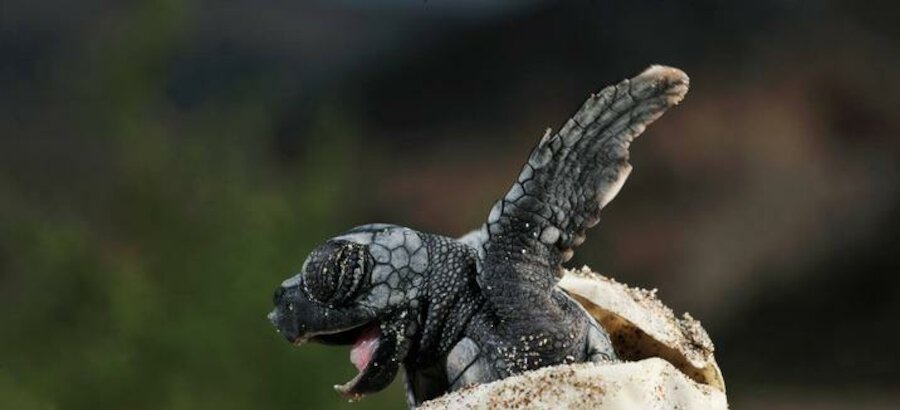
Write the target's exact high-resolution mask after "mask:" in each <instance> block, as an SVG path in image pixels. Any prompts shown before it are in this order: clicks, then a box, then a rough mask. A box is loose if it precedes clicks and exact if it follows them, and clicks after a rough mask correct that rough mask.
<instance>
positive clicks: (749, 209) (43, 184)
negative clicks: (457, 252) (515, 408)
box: [0, 0, 900, 410]
mask: <svg viewBox="0 0 900 410" xmlns="http://www.w3.org/2000/svg"><path fill="white" fill-rule="evenodd" d="M898 21H900V12H898V6H897V3H896V2H894V1H889V0H882V1H865V2H863V1H837V0H832V1H818V2H807V1H796V0H793V1H791V0H782V1H776V0H756V1H752V2H726V1H712V0H692V1H687V0H642V1H634V0H630V1H625V0H615V1H614V0H594V1H568V2H559V3H557V2H543V1H512V0H508V1H493V2H483V1H476V0H466V1H453V2H451V1H438V0H430V1H427V2H422V1H400V0H382V1H363V0H343V1H336V2H325V1H314V2H294V1H249V0H230V1H217V2H213V1H193V2H186V1H179V0H160V1H156V0H151V1H144V0H137V1H127V2H112V1H81V2H69V1H60V0H45V1H40V2H29V1H3V2H2V3H0V407H2V408H4V409H26V410H27V409H106V408H109V409H125V408H127V409H193V410H196V409H217V410H224V409H249V408H259V409H277V408H284V409H299V408H352V409H369V408H383V407H393V408H397V407H401V406H403V399H402V394H401V386H400V385H399V383H395V384H394V385H393V386H392V387H391V388H390V389H389V390H388V391H386V392H384V393H381V394H377V395H375V396H372V397H369V398H366V399H365V400H363V401H362V402H360V403H355V404H350V405H348V404H347V403H346V402H345V401H344V400H342V399H341V398H340V397H339V396H338V395H337V394H336V393H334V392H333V391H332V389H331V386H332V385H333V384H335V383H341V382H344V381H346V380H347V379H349V378H350V377H352V376H353V375H354V374H355V370H354V369H353V367H352V365H351V364H350V363H349V359H348V352H347V349H345V348H343V349H342V348H326V347H321V346H306V347H303V348H301V349H294V348H292V347H291V346H290V345H289V344H287V343H285V342H284V341H283V340H282V339H281V337H280V336H279V335H277V334H276V333H275V331H274V330H273V328H272V327H271V325H270V324H269V323H268V322H267V320H266V319H265V314H266V312H267V311H268V310H269V308H270V304H271V294H272V290H273V289H274V287H275V286H276V285H278V284H279V283H280V282H281V280H282V279H284V278H286V277H287V276H289V275H290V274H291V273H292V272H295V271H297V270H298V269H299V267H300V264H301V263H302V261H303V259H304V258H305V255H306V254H307V252H308V251H309V250H310V249H311V248H312V247H313V246H315V245H316V244H317V243H318V242H320V241H322V240H324V239H325V238H327V237H329V236H332V235H334V234H336V233H338V232H340V231H342V230H345V229H347V228H350V227H352V226H354V225H358V224H362V223H366V222H376V221H385V222H394V223H399V224H404V225H408V226H411V227H415V228H419V229H421V230H427V231H436V232H442V233H445V234H449V235H460V234H462V233H465V232H466V231H468V230H469V229H471V228H474V227H476V226H478V225H479V224H480V223H481V222H482V220H483V219H484V218H485V216H486V213H487V210H488V208H489V207H490V204H491V203H492V202H493V200H494V199H496V198H498V197H499V196H501V195H502V194H503V193H504V192H505V191H506V189H507V188H508V184H509V183H510V182H511V181H512V180H513V177H514V176H515V175H517V172H518V170H519V167H520V165H521V164H522V162H523V161H524V159H525V157H526V155H527V153H528V151H529V150H530V148H531V146H532V145H533V144H535V143H536V142H537V140H538V139H539V138H540V136H541V135H542V134H543V132H544V130H545V128H546V127H553V128H558V127H559V126H560V125H561V124H562V123H563V121H564V120H566V119H567V118H568V117H569V115H570V114H572V113H573V112H574V110H575V109H576V108H577V107H578V106H579V105H580V104H581V103H582V101H583V100H584V99H585V98H586V97H587V96H588V94H589V93H590V92H591V91H596V90H598V89H599V88H601V87H602V86H605V85H608V84H611V83H614V82H616V81H618V80H620V79H623V78H625V77H629V76H632V75H634V74H636V73H638V72H639V71H641V70H642V69H644V68H645V67H647V66H648V65H650V64H654V63H665V64H669V65H674V66H676V67H680V68H682V69H684V70H685V71H686V72H687V73H688V74H689V75H691V77H692V82H691V86H692V90H691V92H690V93H689V95H688V97H687V99H686V100H685V101H684V103H682V105H681V106H679V107H677V108H676V109H674V110H672V111H671V112H669V113H668V114H667V115H666V116H664V117H663V118H662V119H661V120H660V121H659V122H658V123H657V124H655V125H654V126H651V127H650V129H649V130H648V131H647V132H646V133H645V135H644V137H642V138H641V139H640V140H639V141H638V142H637V143H636V144H635V145H634V147H633V149H632V157H633V160H632V162H633V164H634V167H635V171H634V172H633V173H632V176H631V179H630V181H629V183H628V184H627V185H626V188H625V189H624V190H623V192H622V194H621V195H619V197H618V199H617V200H616V201H615V202H613V203H612V205H611V206H609V207H608V208H607V210H606V212H605V213H604V215H603V221H602V222H601V224H600V225H599V226H598V227H597V228H595V229H594V230H592V231H591V233H590V235H589V236H590V239H589V240H588V242H587V243H586V244H585V245H584V246H583V247H582V248H581V249H580V251H579V252H578V253H577V254H576V258H575V260H574V261H573V262H574V263H573V264H572V265H573V266H580V265H581V264H588V265H590V266H591V267H593V268H594V269H595V270H598V271H601V272H604V273H606V274H609V275H611V276H614V277H616V278H617V279H619V280H621V281H624V282H627V283H630V284H633V285H640V286H643V287H648V288H659V295H660V297H661V298H662V299H663V300H664V301H666V302H667V303H669V304H670V305H671V306H672V307H673V308H674V309H675V310H676V311H678V312H681V311H689V312H691V313H692V314H693V315H694V316H695V317H696V318H698V319H700V320H701V321H702V322H703V323H704V325H705V326H706V328H707V329H708V330H709V332H710V334H711V336H712V339H713V340H714V341H715V342H716V346H717V357H718V360H719V363H720V365H721V366H722V370H723V371H724V374H725V378H726V381H727V383H728V393H729V398H730V401H731V402H732V405H733V407H734V408H739V409H741V408H768V409H791V408H797V409H804V408H807V409H822V408H826V409H827V408H835V409H836V408H867V409H869V408H870V409H878V408H885V409H887V408H895V407H894V405H895V404H896V403H897V402H898V401H900V371H898V369H900V354H898V353H897V351H896V348H895V346H896V345H897V342H896V340H897V337H898V335H900V331H898V316H900V277H898V267H900V264H898V262H897V253H898V251H900V234H898V232H900V189H898V188H900V138H898V134H900V116H898V115H897V113H896V109H897V108H898V107H900V87H898V80H897V73H898V72H900V52H898V48H897V39H898V38H900V24H898Z"/></svg>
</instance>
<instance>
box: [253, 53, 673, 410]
mask: <svg viewBox="0 0 900 410" xmlns="http://www.w3.org/2000/svg"><path fill="white" fill-rule="evenodd" d="M687 84H688V79H687V76H685V75H684V73H682V72H680V71H678V70H676V69H673V68H667V67H658V66H657V67H651V68H650V69H648V70H647V71H645V72H644V73H642V74H641V75H639V76H637V77H635V78H633V79H631V80H625V81H623V82H621V83H619V84H617V85H616V86H611V87H607V88H605V89H604V90H602V91H601V92H599V93H598V94H596V95H592V96H591V97H590V98H589V99H588V100H587V102H585V104H584V105H583V106H582V107H581V109H580V110H579V111H578V112H577V113H576V114H575V116H574V117H572V119H570V120H569V121H568V122H566V124H565V125H564V126H563V127H562V128H561V129H560V131H559V132H557V133H556V134H551V133H549V132H548V133H547V134H546V135H545V136H544V138H542V139H541V141H540V143H539V144H538V146H537V147H535V149H534V150H533V151H532V152H531V155H530V156H529V158H528V161H527V163H526V164H525V166H524V168H523V169H522V172H521V173H520V174H519V177H518V178H517V180H516V181H515V182H514V183H513V185H512V187H511V188H510V190H509V192H508V193H507V194H506V195H505V196H504V197H503V199H501V200H499V201H497V202H496V203H495V204H494V206H493V207H492V209H491V211H490V214H489V216H488V219H487V222H486V223H485V224H484V225H483V226H482V227H481V228H480V229H478V230H476V231H473V232H472V233H470V234H469V235H466V236H464V237H462V238H459V239H453V238H448V237H444V236H438V235H433V234H427V233H422V232H417V231H415V230H412V229H409V228H404V227H400V226H395V225H386V224H375V225H365V226H361V227H358V228H354V229H352V230H350V231H348V232H346V233H344V234H342V235H340V236H337V237H335V238H332V239H329V240H328V241H326V242H325V243H324V244H322V245H321V246H319V247H317V248H316V249H315V250H313V252H312V253H311V254H310V256H309V257H308V258H307V260H306V262H305V263H304V265H303V268H302V269H301V272H300V273H299V274H297V275H296V276H294V277H292V278H290V279H288V280H286V281H285V282H284V283H282V285H281V287H279V289H278V290H276V293H275V300H274V302H275V309H274V310H273V311H272V313H270V314H269V318H270V320H272V322H273V323H274V324H275V326H276V328H277V329H278V330H279V332H281V333H282V334H283V335H284V336H285V337H286V338H287V339H288V340H289V341H290V342H292V343H295V344H300V343H302V342H305V341H307V340H314V341H318V342H322V343H329V344H350V343H353V342H354V341H357V340H369V341H372V340H377V342H376V343H377V347H376V348H374V350H371V352H372V353H371V357H368V356H367V358H366V359H360V360H362V361H363V365H364V366H363V368H362V370H361V371H360V374H359V375H357V377H355V378H354V379H353V380H351V381H350V382H348V383H347V384H344V385H342V386H336V388H337V389H338V391H339V392H341V393H343V394H344V395H346V396H348V397H351V398H356V397H361V396H362V395H365V394H368V393H373V392H376V391H379V390H381V389H383V388H384V387H386V386H387V385H388V384H390V382H391V381H392V380H393V378H394V377H395V376H396V374H397V372H398V371H399V369H400V367H401V365H402V367H403V368H404V369H405V372H406V386H407V393H408V394H407V396H408V402H409V405H410V406H411V407H412V406H415V405H418V404H420V403H422V402H423V401H425V400H428V399H431V398H434V397H437V396H439V395H441V394H444V393H446V392H447V391H452V390H456V389H458V388H461V387H463V386H466V385H470V384H475V383H484V382H489V381H493V380H498V379H501V378H504V377H507V376H510V375H514V374H518V373H521V372H524V371H528V370H533V369H537V368H540V367H543V366H551V365H556V364H561V363H573V362H585V361H596V360H601V359H604V360H609V359H615V352H614V350H613V348H612V345H611V343H610V341H609V338H608V336H607V335H606V333H605V332H604V330H603V329H602V328H601V327H600V326H599V325H598V324H597V323H596V321H594V320H593V318H591V317H590V316H589V315H588V314H587V313H586V312H585V311H584V310H583V309H582V308H581V306H579V305H578V303H577V302H575V301H574V300H572V299H571V298H569V297H568V296H566V295H565V293H563V292H562V291H561V290H560V289H559V288H557V286H556V282H557V280H558V279H559V274H560V272H561V269H562V264H563V263H564V262H566V261H567V260H568V259H569V258H571V256H572V253H573V250H574V248H575V247H577V246H578V245H580V244H581V243H582V242H583V241H584V238H585V231H586V230H587V229H588V228H590V227H592V226H594V225H596V224H597V222H598V221H599V217H600V210H601V209H602V208H603V207H604V206H605V205H606V204H607V203H608V202H609V201H611V200H612V199H613V197H615V195H616V193H617V192H618V191H619V189H620V188H621V186H622V185H623V184H624V182H625V179H626V178H627V177H628V174H629V172H630V171H631V166H630V165H629V164H628V148H629V147H630V144H631V142H632V141H633V140H634V139H635V138H636V137H637V136H638V135H640V133H641V132H643V130H644V127H645V126H646V125H647V124H649V123H651V122H653V121H654V120H656V118H658V117H659V116H660V115H662V113H663V112H664V111H665V110H666V109H667V108H669V107H671V106H673V105H675V104H677V103H678V102H679V101H680V100H681V98H682V97H683V96H684V94H685V93H686V92H687ZM376 337H377V339H375V338H376Z"/></svg>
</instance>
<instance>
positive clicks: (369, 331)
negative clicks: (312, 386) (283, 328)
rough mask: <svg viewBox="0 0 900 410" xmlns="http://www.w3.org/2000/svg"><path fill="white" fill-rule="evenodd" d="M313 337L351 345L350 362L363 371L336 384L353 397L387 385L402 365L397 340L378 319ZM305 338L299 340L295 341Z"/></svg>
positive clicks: (349, 396) (297, 341)
mask: <svg viewBox="0 0 900 410" xmlns="http://www.w3.org/2000/svg"><path fill="white" fill-rule="evenodd" d="M309 340H310V341H313V342H317V343H322V344H325V345H341V346H347V345H349V346H351V348H350V362H351V363H353V366H354V367H356V370H357V371H359V373H357V375H356V376H355V377H353V379H351V380H350V381H348V382H346V383H344V384H340V385H335V386H334V388H335V390H337V391H338V392H339V393H341V394H342V395H344V396H345V397H347V398H349V399H351V400H354V399H359V398H361V397H362V396H363V395H365V394H368V393H374V392H376V391H378V390H381V389H383V388H385V387H387V385H388V384H390V383H391V381H392V380H393V379H394V376H395V375H396V374H397V371H398V369H399V367H400V363H399V359H398V349H397V347H398V344H397V341H396V340H394V339H393V338H391V337H385V336H384V334H383V333H382V326H381V324H379V323H377V322H376V323H368V324H364V325H361V326H358V327H355V328H352V329H349V330H345V331H341V332H337V333H331V334H319V335H315V336H312V337H310V338H309ZM305 341H306V340H295V341H294V344H301V343H303V342H305Z"/></svg>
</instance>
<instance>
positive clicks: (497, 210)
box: [465, 66, 688, 290]
mask: <svg viewBox="0 0 900 410" xmlns="http://www.w3.org/2000/svg"><path fill="white" fill-rule="evenodd" d="M687 90H688V77H687V75H685V74H684V73H683V72H682V71H680V70H678V69H675V68H670V67H663V66H652V67H650V68H649V69H647V70H646V71H644V72H643V73H641V74H640V75H638V76H637V77H634V78H632V79H630V80H624V81H622V82H620V83H619V84H617V85H615V86H610V87H607V88H604V89H603V90H602V91H600V92H599V93H597V94H594V95H592V96H591V97H590V98H588V100H587V101H586V102H585V103H584V105H583V106H582V107H581V109H579V110H578V112H576V113H575V115H574V116H573V117H572V118H571V119H569V120H568V121H567V122H566V123H565V125H563V127H562V128H561V129H560V130H559V131H558V132H557V133H555V134H551V133H550V132H549V131H548V132H547V134H546V135H544V137H543V138H542V139H541V141H540V143H539V144H538V145H537V146H536V147H535V148H534V149H533V150H532V152H531V155H530V156H529V158H528V162H527V163H526V164H525V166H524V168H523V169H522V172H521V173H520V174H519V177H518V179H517V180H516V182H515V183H514V184H513V186H512V187H511V188H510V190H509V192H508V193H507V194H506V196H505V197H504V198H503V199H501V200H499V201H497V202H496V203H495V204H494V206H493V208H492V209H491V212H490V215H489V216H488V220H487V223H486V224H485V226H484V227H482V230H481V232H479V233H478V234H470V235H467V236H466V237H465V240H466V241H468V242H474V243H476V247H478V246H477V243H479V242H480V244H481V247H480V249H479V252H481V254H482V255H483V256H484V261H483V263H484V267H483V269H482V272H483V275H482V277H481V280H482V281H483V283H484V284H486V285H488V286H491V285H492V284H493V285H494V286H497V285H500V284H504V285H511V284H516V282H519V284H521V282H523V281H524V282H533V283H538V284H539V285H540V287H541V288H542V289H547V290H549V289H551V288H552V287H553V285H554V284H555V283H556V281H557V279H558V274H559V271H560V268H561V264H562V263H563V262H565V261H567V260H568V259H570V258H571V257H572V254H573V252H574V248H575V247H576V246H578V245H580V244H581V243H582V242H583V241H584V238H585V236H584V235H585V231H586V230H587V229H588V228H590V227H592V226H594V225H596V224H597V222H598V221H599V218H600V209H602V208H603V207H604V206H605V205H606V204H607V203H609V201H611V200H612V199H613V198H614V197H615V196H616V194H617V193H618V191H619V189H620V188H621V187H622V185H623V184H624V182H625V179H626V178H627V177H628V174H629V172H630V171H631V165H630V164H629V163H628V148H629V146H630V145H631V142H632V141H633V140H634V139H635V138H636V137H637V136H638V135H640V134H641V133H642V132H643V131H644V127H646V126H647V125H648V124H650V123H651V122H653V121H654V120H656V119H657V118H659V116H660V115H662V113H663V112H665V111H666V109H668V108H669V107H671V106H674V105H676V104H678V102H679V101H681V99H682V98H683V97H684V95H685V93H687Z"/></svg>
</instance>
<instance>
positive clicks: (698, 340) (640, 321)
mask: <svg viewBox="0 0 900 410" xmlns="http://www.w3.org/2000/svg"><path fill="white" fill-rule="evenodd" d="M559 287H560V288H562V289H563V290H565V291H566V293H568V294H569V296H572V297H573V298H574V299H575V300H577V301H578V302H579V303H581V305H582V306H583V307H584V308H585V309H586V310H587V311H588V312H589V313H590V314H591V315H592V316H593V317H594V318H595V319H596V320H597V321H598V322H599V323H600V325H601V326H603V328H604V329H605V330H606V332H607V333H608V334H609V337H610V340H612V343H613V346H614V347H615V349H616V353H617V354H618V355H619V357H620V358H621V359H622V360H628V361H635V360H641V359H646V358H649V357H659V358H662V359H665V360H666V361H668V362H670V363H672V365H674V366H675V367H676V368H677V369H678V370H680V371H682V372H683V373H684V374H686V375H687V376H688V377H690V378H691V379H693V380H695V381H697V382H699V383H702V384H706V385H709V386H712V387H714V388H717V389H719V390H721V391H723V392H724V391H725V379H724V378H723V377H722V371H721V370H720V369H719V365H718V364H717V363H716V358H715V356H714V355H713V352H714V350H715V348H714V347H713V343H712V341H711V340H710V338H709V335H708V334H707V333H706V330H704V329H703V327H702V326H701V325H700V322H699V321H697V320H695V319H694V318H692V317H691V315H689V314H687V313H685V314H684V315H682V317H681V318H677V317H675V314H674V313H673V312H672V309H669V308H668V307H667V306H666V305H664V304H663V303H662V302H660V301H659V299H657V298H656V290H652V291H648V290H644V289H639V288H632V287H629V286H628V285H624V284H621V283H619V282H616V281H615V280H613V279H610V278H607V277H605V276H602V275H599V274H597V273H594V272H592V271H591V270H590V269H589V268H587V267H582V268H581V269H579V270H566V272H565V274H564V276H563V278H562V279H561V280H560V282H559Z"/></svg>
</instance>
